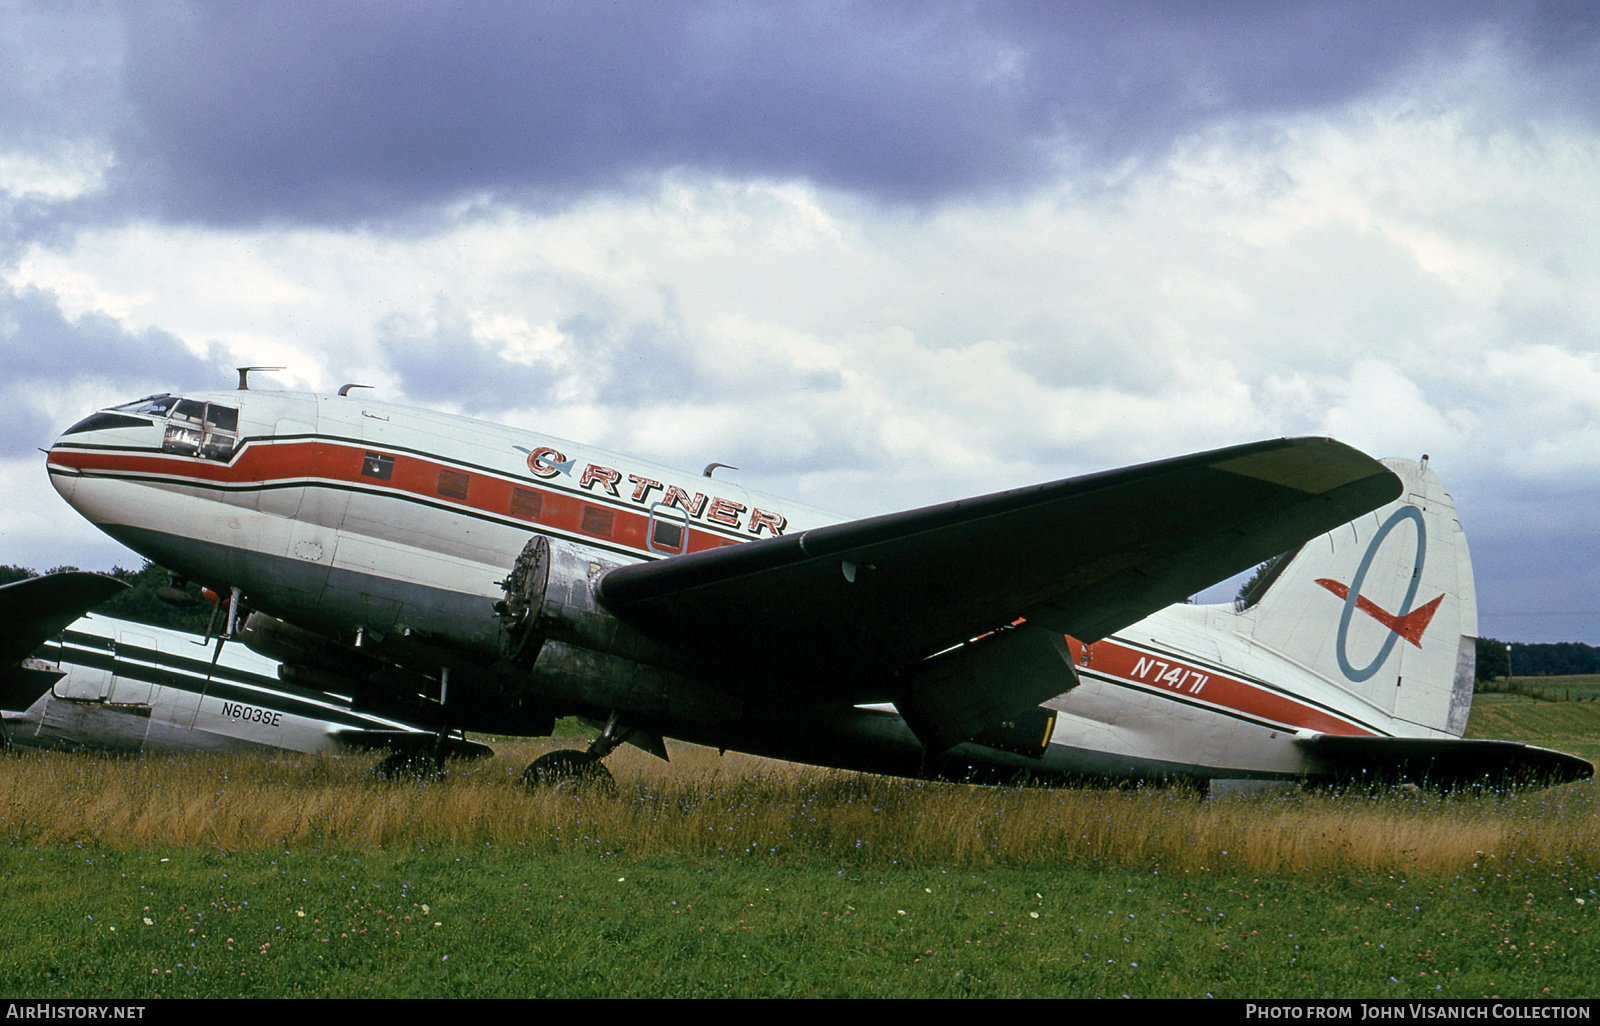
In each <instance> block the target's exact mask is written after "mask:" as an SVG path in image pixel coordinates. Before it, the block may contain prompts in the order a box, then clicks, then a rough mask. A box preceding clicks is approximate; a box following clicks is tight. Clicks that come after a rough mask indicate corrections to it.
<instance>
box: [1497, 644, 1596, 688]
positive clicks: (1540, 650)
mask: <svg viewBox="0 0 1600 1026" xmlns="http://www.w3.org/2000/svg"><path fill="white" fill-rule="evenodd" d="M1510 647H1511V651H1510V653H1509V658H1508V653H1507V652H1506V642H1504V641H1501V640H1500V639H1499V638H1479V639H1478V672H1477V674H1476V676H1477V679H1478V680H1493V679H1494V678H1496V677H1504V676H1507V675H1508V674H1515V675H1516V676H1518V677H1566V676H1570V675H1573V674H1579V673H1600V648H1596V647H1595V646H1593V645H1585V644H1583V643H1582V642H1577V641H1558V642H1554V643H1551V644H1540V645H1524V644H1522V643H1521V642H1512V643H1511V646H1510Z"/></svg>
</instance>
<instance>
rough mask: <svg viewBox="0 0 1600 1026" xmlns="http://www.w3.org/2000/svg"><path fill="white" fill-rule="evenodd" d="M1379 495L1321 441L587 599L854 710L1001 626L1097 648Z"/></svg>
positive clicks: (1254, 450)
mask: <svg viewBox="0 0 1600 1026" xmlns="http://www.w3.org/2000/svg"><path fill="white" fill-rule="evenodd" d="M1399 488H1400V484H1399V481H1398V479H1397V478H1395V476H1394V475H1393V474H1391V473H1390V472H1389V471H1388V470H1387V469H1385V468H1384V467H1383V466H1382V465H1381V464H1379V463H1378V462H1377V461H1375V460H1373V459H1371V458H1369V457H1367V456H1365V455H1363V454H1361V453H1359V452H1357V451H1356V450H1354V449H1351V448H1349V447H1348V446H1345V445H1342V444H1340V443H1338V442H1335V441H1332V440H1331V439H1321V438H1298V439H1278V440H1273V441H1267V442H1257V443H1253V444H1250V445H1243V446H1234V447H1231V448H1228V449H1221V450H1217V451H1215V452H1209V453H1200V454H1197V455H1193V456H1184V457H1179V458H1176V459H1170V460H1163V461H1160V462H1157V463H1149V464H1144V465H1142V466H1137V467H1129V468H1125V469H1122V470H1115V471H1109V472H1105V473H1100V474H1092V475H1088V476H1085V477H1078V478H1071V479H1068V480H1064V481H1057V482H1053V483H1050V484H1043V485H1035V486H1032V487H1028V488H1020V489H1015V490H1012V491H1006V492H999V493H995V494H992V495H985V496H980V497H977V498H973V499H963V500H960V501H958V502H951V503H945V504H943V505H938V506H930V507H926V508H923V509H917V510H911V511H908V512H904V513H894V514H890V515H887V516H881V517H872V518H869V519H866V520H857V521H852V522H850V523H844V524H836V525H831V526H828V527H822V528H817V529H814V530H810V531H806V532H804V533H803V534H800V535H793V536H785V537H782V538H772V539H766V540H763V541H759V542H750V543H746V544H744V545H737V546H730V547H725V548H720V549H715V550H711V551H706V552H698V553H692V554H689V555H686V556H679V557H674V558H671V559H665V560H659V561H656V562H651V563H641V564H634V565H630V566H624V567H618V568H615V569H613V570H610V571H608V572H607V573H606V574H605V575H604V577H602V578H601V579H600V581H599V584H598V592H599V597H600V600H601V601H602V602H603V603H604V604H605V606H606V607H607V608H608V609H609V610H610V611H611V612H612V613H613V614H614V615H616V616H617V617H618V618H619V619H621V620H624V621H626V622H628V623H630V624H632V625H633V626H635V627H638V628H639V629H640V630H642V631H644V632H645V633H646V634H649V635H651V636H652V637H654V638H656V639H657V640H659V641H661V642H663V643H665V644H668V645H671V646H673V647H675V648H678V649H679V650H681V651H685V652H687V653H691V654H692V655H693V656H694V657H696V658H697V659H699V660H700V661H702V662H703V663H705V664H707V665H709V666H712V667H716V668H720V670H721V673H720V676H721V678H722V679H723V680H724V681H725V682H728V681H731V682H733V683H735V684H737V685H738V686H739V687H740V688H741V690H743V691H746V692H749V691H751V690H759V689H761V688H763V687H766V686H773V687H776V686H780V685H782V686H788V685H794V684H804V685H806V686H807V687H808V689H809V690H808V691H807V692H805V693H803V694H805V695H814V696H815V697H818V698H824V697H834V698H837V697H849V698H851V699H853V700H857V701H863V700H869V699H876V698H878V697H880V696H883V695H885V694H886V691H885V679H886V678H887V677H889V675H892V674H893V673H895V672H896V671H898V670H902V669H904V668H907V667H910V666H913V665H915V664H916V663H918V662H919V661H921V660H923V659H925V658H926V657H928V656H930V655H932V654H934V653H936V652H939V651H941V650H944V649H947V648H950V647H952V646H955V645H959V644H962V643H963V642H965V641H967V640H969V639H971V638H974V637H977V636H979V635H981V634H984V633H987V632H989V631H992V630H995V629H996V628H999V627H1002V626H1005V625H1006V624H1008V623H1011V622H1013V621H1014V620H1016V619H1017V618H1019V617H1026V618H1028V619H1029V620H1030V621H1033V622H1037V623H1039V624H1040V625H1043V626H1046V627H1048V628H1049V629H1050V630H1053V631H1058V632H1060V633H1063V634H1072V635H1074V636H1076V637H1079V638H1082V639H1084V640H1093V639H1095V638H1099V637H1102V636H1104V635H1106V634H1109V633H1111V632H1112V631H1114V630H1117V629H1119V628H1120V627H1123V626H1126V625H1127V624H1130V623H1133V622H1135V621H1137V620H1139V619H1142V618H1143V617H1145V616H1147V615H1149V614H1150V613H1152V612H1154V611H1155V610H1157V609H1160V608H1162V607H1164V606H1167V605H1170V604H1171V603H1173V602H1177V601H1181V600H1183V599H1184V598H1185V597H1187V596H1188V595H1190V594H1193V593H1194V592H1195V591H1198V590H1200V589H1201V588H1204V587H1206V586H1208V585H1210V584H1212V583H1215V582H1216V581H1218V580H1222V579H1224V578H1226V577H1229V576H1231V575H1232V574H1235V573H1238V572H1240V571H1242V570H1245V569H1248V568H1249V567H1251V566H1253V565H1255V564H1256V563H1259V562H1260V561H1261V560H1263V559H1266V558H1267V557H1269V556H1272V555H1275V554H1277V553H1279V552H1282V551H1283V550H1285V549H1288V548H1292V547H1293V546H1294V545H1296V544H1298V543H1300V542H1301V541H1303V540H1305V539H1306V538H1311V537H1315V536H1316V535H1318V534H1322V533H1324V532H1326V531H1329V530H1331V529H1332V528H1334V527H1336V526H1337V525H1339V524H1341V523H1344V522H1345V521H1348V520H1350V519H1351V518H1353V517H1355V516H1358V515H1360V514H1361V513H1364V512H1367V511H1368V510H1371V509H1374V508H1376V507H1377V506H1379V505H1382V504H1383V503H1385V502H1388V501H1390V500H1391V499H1393V498H1394V497H1395V496H1396V495H1397V494H1398V492H1399ZM890 687H891V690H892V685H891V686H890ZM790 694H791V696H793V693H792V692H790ZM1044 697H1048V696H1044Z"/></svg>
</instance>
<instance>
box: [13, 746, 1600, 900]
mask: <svg viewBox="0 0 1600 1026" xmlns="http://www.w3.org/2000/svg"><path fill="white" fill-rule="evenodd" d="M497 748H498V749H499V751H498V753H497V754H496V755H495V756H494V757H493V758H491V759H487V760H483V761H481V762H477V763H464V764H456V765H453V766H452V768H451V770H450V772H449V773H448V774H447V775H446V776H444V777H442V778H440V779H437V780H434V781H430V782H424V783H393V784H392V783H386V782H380V781H377V780H375V779H374V778H373V776H372V766H373V764H374V762H375V758H373V757H357V756H327V755H321V756H307V755H293V754H277V755H230V756H141V757H134V758H126V757H109V756H95V755H85V754H59V753H34V754H22V755H8V756H5V757H3V758H0V837H3V838H5V839H7V840H10V841H12V842H14V843H18V842H20V843H26V844H40V845H59V844H70V843H83V844H92V845H97V846H106V847H112V848H127V847H134V846H147V845H156V846H160V845H174V846H205V847H214V848H218V849H223V850H248V849H262V848H268V847H273V846H289V847H294V846H304V845H308V844H315V845H319V846H331V847H347V848H368V847H374V846H377V847H392V846H397V845H408V844H413V843H418V842H422V843H437V842H442V841H450V842H456V843H463V844H465V843H479V844H481V843H484V842H489V843H493V844H500V845H519V846H524V847H526V848H528V849H529V850H531V851H536V852H550V853H556V852H571V851H598V852H611V853H615V854H618V855H624V856H633V857H643V856H650V855H693V856H703V857H713V858H715V857H762V858H777V859H790V860H799V861H809V860H819V859H821V860H829V861H845V862H852V861H854V862H860V863H868V864H871V863H890V862H900V863H907V864H913V863H915V864H929V863H936V864H944V865H952V864H1058V865H1094V866H1110V865H1122V866H1130V867H1150V866H1154V867H1158V868H1160V869H1161V870H1162V871H1166V872H1204V871H1243V872H1251V873H1273V874H1292V873H1302V872H1329V871H1335V872H1336V871H1343V870H1352V869H1353V870H1386V871H1397V872H1405V873H1453V872H1456V871H1459V870H1461V869H1462V868H1464V867H1466V866H1468V865H1471V864H1473V863H1475V862H1483V861H1489V862H1494V861H1499V860H1515V861H1517V862H1518V864H1525V861H1524V860H1533V861H1534V862H1537V863H1559V864H1563V865H1568V866H1573V867H1579V866H1582V867H1600V810H1597V806H1596V801H1595V796H1596V790H1595V785H1594V784H1592V783H1590V784H1584V785H1579V786H1573V787H1565V788H1557V789H1552V790H1547V791H1534V792H1522V793H1505V794H1487V795H1480V796H1455V797H1438V796H1426V795H1406V794H1401V793H1394V792H1391V793H1388V794H1384V795H1376V796H1373V795H1359V794H1344V795H1338V794H1319V793H1300V792H1290V793H1274V794H1254V795H1251V794H1240V795H1233V796H1226V797H1213V798H1210V799H1205V800H1201V799H1200V798H1197V797H1196V796H1194V795H1193V794H1191V793H1188V792H1184V791H1181V790H1168V791H1163V790H1149V789H1146V790H1135V791H1090V790H1072V789H1055V790H1050V789H1043V788H1022V789H999V788H988V787H972V786H965V785H957V784H940V783H928V782H919V781H905V780H895V779H889V778H881V777H870V776H862V775H855V774H848V773H842V772H835V771H828V770H820V769H812V768H807V767H797V766H792V765H789V764H785V763H778V762H769V761H764V760H759V759H754V758H750V757H745V756H738V755H734V754H729V755H728V756H726V757H719V756H718V755H717V754H716V753H715V752H712V751H709V750H706V749H698V748H691V747H677V748H675V749H674V750H673V761H672V762H670V763H661V762H659V761H657V760H655V759H653V758H651V757H650V756H647V755H645V754H643V753H640V752H637V751H635V750H633V749H629V748H624V749H622V750H620V751H618V752H617V753H616V754H614V755H613V756H612V757H611V759H610V760H608V761H609V765H610V766H611V769H612V770H613V772H614V773H615V775H616V778H617V787H616V789H615V791H612V792H589V793H581V794H576V795H574V794H564V793H556V792H529V791H528V790H526V789H524V788H523V787H521V786H520V784H519V783H518V780H519V777H520V774H521V771H522V768H523V767H524V766H525V765H526V764H527V763H528V762H529V761H531V760H532V759H533V758H534V757H535V756H536V755H538V754H539V753H540V751H542V747H541V746H539V745H537V744H535V743H526V742H519V743H510V744H507V743H499V744H497Z"/></svg>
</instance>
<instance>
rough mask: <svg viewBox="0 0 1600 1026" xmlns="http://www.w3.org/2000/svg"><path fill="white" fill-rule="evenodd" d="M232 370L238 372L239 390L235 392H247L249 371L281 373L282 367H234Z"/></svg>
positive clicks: (248, 388) (248, 389)
mask: <svg viewBox="0 0 1600 1026" xmlns="http://www.w3.org/2000/svg"><path fill="white" fill-rule="evenodd" d="M234 370H236V371H238V372H239V388H238V389H237V391H240V392H248V391H250V372H251V371H281V370H283V368H282V367H235V368H234Z"/></svg>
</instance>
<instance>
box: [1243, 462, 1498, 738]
mask: <svg viewBox="0 0 1600 1026" xmlns="http://www.w3.org/2000/svg"><path fill="white" fill-rule="evenodd" d="M1383 462H1384V465H1385V466H1387V467H1388V468H1389V469H1390V470H1392V471H1394V473H1395V474H1397V475H1399V477H1400V479H1401V480H1402V481H1403V482H1404V484H1405V491H1404V492H1403V493H1402V494H1401V496H1400V498H1398V499H1396V500H1395V501H1394V502H1392V503H1390V504H1389V505H1387V506H1384V507H1382V508H1380V509H1378V510H1376V511H1374V512H1372V513H1368V514H1366V515H1365V516H1362V517H1360V518H1358V519H1356V520H1354V521H1352V522H1351V523H1349V524H1346V525H1344V526H1342V527H1339V528H1337V529H1336V530H1334V531H1331V532H1329V533H1328V534H1325V535H1322V536H1321V537H1319V538H1314V539H1312V540H1311V541H1309V542H1307V543H1306V544H1304V545H1303V546H1301V547H1300V548H1299V549H1298V550H1296V551H1295V552H1292V553H1288V554H1286V555H1285V556H1283V557H1281V558H1280V560H1279V561H1278V562H1277V563H1276V564H1275V565H1272V566H1270V567H1269V568H1268V569H1267V570H1266V571H1264V572H1263V573H1262V575H1261V576H1260V578H1258V579H1257V581H1256V582H1255V583H1254V585H1253V586H1252V587H1251V588H1249V589H1248V590H1247V591H1246V593H1245V594H1244V596H1243V597H1242V598H1241V599H1240V605H1241V607H1242V608H1241V609H1240V610H1239V622H1238V627H1239V629H1240V631H1241V633H1247V634H1249V635H1250V637H1251V638H1252V640H1253V641H1254V642H1255V643H1256V644H1258V645H1260V646H1262V647H1263V648H1265V649H1267V650H1269V651H1271V652H1273V653H1275V654H1277V655H1278V656H1281V657H1285V658H1288V659H1290V660H1292V661H1294V662H1296V663H1299V664H1300V665H1301V666H1303V667H1306V668H1308V669H1310V670H1312V671H1314V672H1315V673H1316V674H1318V675H1319V676H1321V677H1323V678H1324V679H1326V680H1328V681H1330V682H1332V683H1333V685H1334V686H1335V687H1338V688H1340V689H1342V690H1345V691H1347V692H1352V693H1354V694H1356V695H1358V696H1359V697H1360V698H1362V699H1363V700H1364V701H1365V702H1366V703H1368V704H1370V705H1371V706H1374V707H1376V708H1378V709H1380V710H1382V711H1383V712H1386V713H1388V714H1390V715H1392V716H1393V717H1395V718H1396V719H1397V720H1401V721H1405V722H1406V723H1410V724H1415V725H1416V726H1419V727H1423V728H1427V730H1428V731H1443V732H1445V733H1448V734H1453V735H1456V736H1458V737H1459V736H1460V735H1461V733H1462V731H1463V730H1465V729H1466V725H1467V714H1468V712H1469V711H1470V710H1471V706H1472V682H1473V671H1474V665H1475V656H1476V635H1477V633H1478V608H1477V599H1476V597H1475V595H1474V592H1473V583H1472V560H1471V557H1470V556H1469V555H1468V553H1467V540H1466V536H1465V534H1463V533H1462V530H1461V522H1460V521H1459V520H1458V519H1457V517H1456V509H1455V502H1454V501H1453V500H1452V499H1451V498H1450V495H1449V493H1447V492H1446V491H1445V490H1444V486H1443V485H1442V484H1441V483H1440V481H1439V478H1438V476H1437V475H1435V474H1434V473H1433V472H1432V471H1431V470H1429V469H1428V467H1427V457H1423V461H1422V462H1420V463H1418V462H1415V461H1412V460H1385V461H1383ZM1397 726H1398V724H1397ZM1401 732H1402V733H1410V731H1401Z"/></svg>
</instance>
